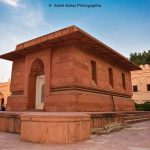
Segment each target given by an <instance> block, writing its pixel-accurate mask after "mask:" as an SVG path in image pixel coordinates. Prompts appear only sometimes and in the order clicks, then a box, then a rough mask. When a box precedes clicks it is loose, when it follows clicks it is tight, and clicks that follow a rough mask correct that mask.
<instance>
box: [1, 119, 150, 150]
mask: <svg viewBox="0 0 150 150" xmlns="http://www.w3.org/2000/svg"><path fill="white" fill-rule="evenodd" d="M37 132H38V131H37ZM0 150H150V121H147V122H142V123H137V124H132V125H131V127H130V128H126V129H123V130H121V131H119V132H114V133H111V134H109V135H101V136H96V135H92V136H91V139H90V140H88V141H84V142H79V143H76V144H68V145H54V144H53V145H52V144H49V145H48V144H36V143H29V142H22V141H20V135H19V134H11V133H3V132H0Z"/></svg>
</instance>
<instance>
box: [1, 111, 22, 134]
mask: <svg viewBox="0 0 150 150" xmlns="http://www.w3.org/2000/svg"><path fill="white" fill-rule="evenodd" d="M20 114H21V113H17V112H7V111H6V112H5V111H4V112H0V131H2V132H11V133H20V132H21V131H20V128H21V121H20Z"/></svg>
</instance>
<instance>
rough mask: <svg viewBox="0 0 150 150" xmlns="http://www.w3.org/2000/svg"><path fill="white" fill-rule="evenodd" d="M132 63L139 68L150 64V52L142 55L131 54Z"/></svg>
mask: <svg viewBox="0 0 150 150" xmlns="http://www.w3.org/2000/svg"><path fill="white" fill-rule="evenodd" d="M130 61H131V62H132V63H134V64H136V65H138V66H139V65H144V64H150V50H148V52H146V51H144V52H142V53H136V52H135V53H131V54H130Z"/></svg>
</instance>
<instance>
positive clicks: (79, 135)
mask: <svg viewBox="0 0 150 150" xmlns="http://www.w3.org/2000/svg"><path fill="white" fill-rule="evenodd" d="M21 121H22V122H21V140H24V141H30V142H38V143H74V142H77V141H82V140H87V139H89V137H90V116H89V115H86V114H81V113H27V114H23V115H21Z"/></svg>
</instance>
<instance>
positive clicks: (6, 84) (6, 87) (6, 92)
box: [0, 81, 10, 105]
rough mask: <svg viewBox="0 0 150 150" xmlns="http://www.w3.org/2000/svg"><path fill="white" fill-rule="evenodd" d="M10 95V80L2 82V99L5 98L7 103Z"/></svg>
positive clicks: (0, 85)
mask: <svg viewBox="0 0 150 150" xmlns="http://www.w3.org/2000/svg"><path fill="white" fill-rule="evenodd" d="M8 96H10V81H8V82H3V83H0V100H1V98H4V100H5V101H4V103H5V105H6V104H7V98H8Z"/></svg>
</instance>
